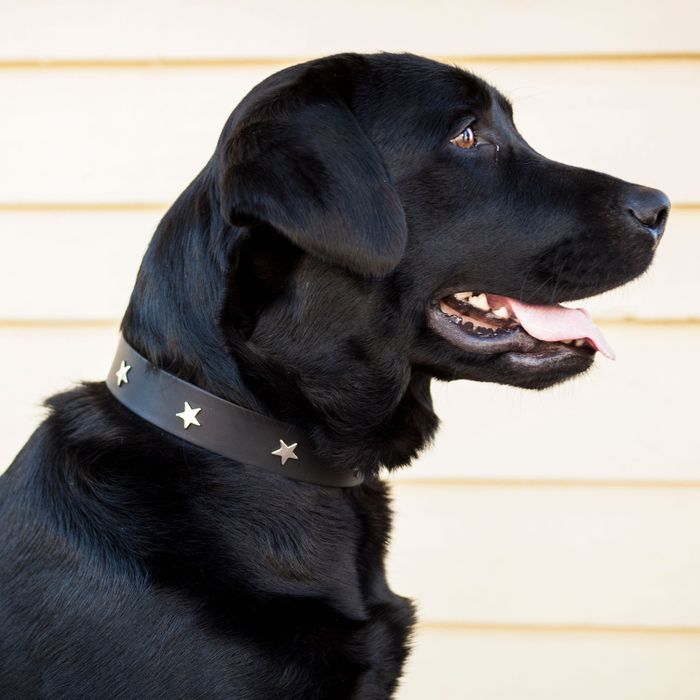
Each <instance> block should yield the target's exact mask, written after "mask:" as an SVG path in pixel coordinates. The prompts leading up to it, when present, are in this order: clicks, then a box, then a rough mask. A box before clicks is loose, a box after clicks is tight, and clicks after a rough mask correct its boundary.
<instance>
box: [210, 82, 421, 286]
mask: <svg viewBox="0 0 700 700" xmlns="http://www.w3.org/2000/svg"><path fill="white" fill-rule="evenodd" d="M307 77H308V76H307ZM303 80H304V75H302V76H300V78H298V79H297V84H296V85H295V86H293V87H297V88H298V87H299V85H298V83H299V81H303ZM303 87H304V89H303V90H298V89H296V90H292V91H290V90H289V86H287V90H286V92H284V93H283V94H281V95H279V94H273V95H272V96H271V95H270V94H269V93H267V94H266V98H267V99H266V100H265V103H264V105H263V106H262V107H261V108H258V109H252V110H249V114H247V115H246V116H244V118H242V119H239V120H236V121H237V123H236V122H234V125H233V126H232V127H230V129H229V133H227V134H226V133H225V134H224V135H223V136H222V140H221V141H220V143H219V148H218V152H217V155H218V156H219V160H218V162H217V167H218V169H219V171H218V172H219V180H218V186H219V197H220V201H221V205H222V213H223V216H224V218H225V219H226V220H227V222H228V223H229V224H232V225H244V224H246V223H250V222H251V221H262V222H266V223H267V224H269V225H271V226H273V227H274V228H275V229H277V230H278V231H280V232H281V233H283V234H284V235H285V236H287V237H288V238H289V239H290V240H291V241H293V242H294V243H295V244H297V245H298V246H300V247H301V248H302V249H304V250H306V251H308V252H309V253H312V254H314V255H317V256H318V257H320V258H322V259H324V260H326V261H328V262H331V263H333V264H337V265H341V266H344V267H345V268H347V269H349V270H351V271H353V272H355V273H359V274H362V275H368V276H381V275H384V274H386V273H387V272H389V271H390V270H392V269H393V268H394V267H395V266H396V265H397V263H398V262H399V260H400V259H401V257H402V255H403V252H404V248H405V245H406V235H407V232H406V220H405V217H404V212H403V207H402V206H401V202H400V199H399V196H398V194H397V192H396V190H395V189H394V186H393V184H392V182H391V179H390V176H389V173H388V171H387V168H386V166H385V164H384V161H383V159H382V157H381V155H380V154H379V151H378V150H377V148H376V146H375V145H374V144H373V143H372V142H371V140H370V139H369V138H368V136H367V135H366V134H365V133H364V131H363V130H362V128H361V127H360V125H359V123H358V121H357V119H356V118H355V116H354V115H353V113H352V112H351V110H350V109H349V108H348V107H347V105H346V104H345V102H344V100H342V99H341V98H340V97H337V96H328V95H323V94H321V95H320V96H319V94H318V93H319V92H321V93H323V90H316V91H310V90H308V89H306V88H307V87H308V86H307V85H304V86H303ZM290 92H291V94H290ZM234 117H235V112H234Z"/></svg>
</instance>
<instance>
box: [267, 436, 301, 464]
mask: <svg viewBox="0 0 700 700" xmlns="http://www.w3.org/2000/svg"><path fill="white" fill-rule="evenodd" d="M296 447H297V443H296V442H293V443H292V444H291V445H287V444H285V442H284V440H280V448H279V450H274V452H271V453H270V454H273V455H277V456H278V457H279V458H280V459H281V460H282V466H284V465H285V464H286V463H287V460H288V459H299V457H297V456H296V455H295V454H294V450H295V449H296Z"/></svg>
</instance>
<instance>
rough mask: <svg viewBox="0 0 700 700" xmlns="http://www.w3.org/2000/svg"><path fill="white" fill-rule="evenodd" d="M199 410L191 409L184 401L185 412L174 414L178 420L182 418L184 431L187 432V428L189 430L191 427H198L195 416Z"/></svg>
mask: <svg viewBox="0 0 700 700" xmlns="http://www.w3.org/2000/svg"><path fill="white" fill-rule="evenodd" d="M201 410H202V409H201V408H192V406H190V405H189V404H188V403H187V401H185V410H184V411H182V412H181V413H176V414H175V415H176V416H177V417H178V418H182V423H183V425H184V426H185V430H187V428H189V427H190V426H191V425H199V421H198V420H197V414H198V413H199V412H200V411H201Z"/></svg>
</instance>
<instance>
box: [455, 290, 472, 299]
mask: <svg viewBox="0 0 700 700" xmlns="http://www.w3.org/2000/svg"><path fill="white" fill-rule="evenodd" d="M452 296H454V298H455V299H459V300H460V301H464V300H465V299H469V298H470V297H471V296H472V293H471V292H457V293H456V294H453V295H452Z"/></svg>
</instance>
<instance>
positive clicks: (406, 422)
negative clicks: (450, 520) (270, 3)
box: [0, 54, 669, 700]
mask: <svg viewBox="0 0 700 700" xmlns="http://www.w3.org/2000/svg"><path fill="white" fill-rule="evenodd" d="M173 118H177V116H176V115H175V116H174V117H173ZM603 127H604V125H601V126H600V128H603ZM575 136H576V137H577V138H580V137H581V136H580V135H575ZM176 147H177V144H173V148H176ZM668 209H669V203H668V199H667V198H666V196H665V195H664V194H663V193H661V192H659V191H657V190H652V189H648V188H645V187H641V186H639V185H634V184H630V183H627V182H623V181H621V180H618V179H615V178H613V177H610V176H608V175H604V174H601V173H597V172H592V171H590V170H584V169H580V168H575V167H571V166H568V165H563V164H561V163H557V162H554V161H551V160H548V159H546V158H544V157H543V156H541V155H540V154H539V153H537V152H536V151H534V150H533V149H532V148H531V147H530V146H529V145H528V144H527V142H526V141H524V140H523V138H522V136H521V135H520V134H519V133H518V131H517V130H516V127H515V126H514V123H513V118H512V108H511V105H510V103H509V102H508V100H506V99H505V98H504V97H503V96H502V95H501V94H500V93H499V92H498V91H497V90H495V89H494V88H492V87H491V86H489V85H488V84H487V83H485V82H484V81H483V80H481V79H479V78H477V77H475V76H474V75H472V74H470V73H468V72H465V71H463V70H460V69H458V68H455V67H452V66H448V65H443V64H441V63H437V62H434V61H431V60H427V59H424V58H421V57H418V56H414V55H410V54H401V55H398V54H376V55H358V54H342V55H336V56H331V57H328V58H323V59H319V60H314V61H310V62H308V63H304V64H301V65H297V66H293V67H291V68H288V69H285V70H282V71H280V72H279V73H276V74H275V75H272V76H271V77H269V78H268V79H266V80H265V81H263V82H262V83H261V84H260V85H258V86H257V87H256V88H254V89H253V90H252V91H251V92H250V93H249V94H248V95H247V96H246V97H245V99H243V101H242V102H241V103H240V104H239V105H238V107H236V109H235V110H234V112H233V114H232V115H231V117H230V118H229V120H228V122H227V123H226V125H225V127H224V130H223V133H222V135H221V138H220V140H219V142H218V145H217V147H216V150H215V152H214V155H213V157H212V158H211V160H210V161H209V163H207V165H206V166H205V168H204V169H203V170H202V172H201V173H200V174H199V175H198V176H197V177H196V178H195V180H194V181H193V182H192V183H191V184H190V185H189V187H188V188H187V189H186V190H185V191H184V192H183V193H182V195H181V196H180V197H179V198H178V199H177V201H176V202H175V203H174V205H173V206H172V207H171V209H170V210H169V211H168V212H167V214H166V215H165V216H164V218H163V220H162V221H161V223H160V225H159V226H158V229H157V231H156V233H155V236H154V238H153V240H152V242H151V244H150V247H149V249H148V251H147V253H146V255H145V258H144V260H143V264H142V266H141V269H140V272H139V274H138V279H137V282H136V286H135V289H134V292H133V295H132V297H131V301H130V304H129V307H128V309H127V311H126V315H125V317H124V319H123V323H122V332H123V335H124V338H125V339H126V340H127V341H128V342H129V343H130V344H131V345H132V346H133V348H135V349H136V350H137V351H139V352H140V353H141V354H142V355H143V356H144V357H146V358H147V359H148V360H149V361H150V363H151V364H152V365H153V366H154V367H157V368H160V369H161V370H164V371H166V372H168V373H170V374H172V375H176V376H177V377H179V378H181V379H184V380H186V381H187V382H190V383H191V384H194V385H197V386H198V387H201V388H202V389H206V390H208V391H209V392H211V393H213V394H216V395H218V396H219V397H221V398H223V399H226V400H227V401H230V402H233V403H235V404H238V405H239V406H242V407H245V408H247V409H250V410H251V411H254V412H257V413H258V414H263V415H265V416H270V417H274V418H276V419H279V420H282V421H285V422H286V423H289V424H293V425H295V426H299V427H300V428H302V429H303V430H305V431H306V433H308V434H309V435H310V436H311V439H312V441H313V448H314V450H315V453H316V454H317V455H320V456H321V458H322V459H324V460H325V461H326V463H327V464H328V465H329V469H332V470H335V471H337V472H338V473H342V472H348V471H351V470H352V471H356V470H357V471H359V472H360V473H361V474H362V476H364V483H362V484H360V485H357V486H354V487H351V488H335V487H328V486H319V485H316V484H310V483H304V482H302V481H297V480H294V479H288V478H285V477H284V476H280V475H279V474H277V473H274V472H272V471H267V470H265V469H260V468H257V467H255V466H254V465H250V464H243V463H237V462H235V461H232V460H230V459H227V458H224V457H222V456H220V455H218V454H216V453H214V452H212V451H209V450H207V449H204V448H202V447H197V446H196V445H193V444H191V443H189V442H186V441H184V440H182V439H180V438H178V437H176V436H173V435H170V434H169V433H167V432H164V431H163V430H161V429H159V428H157V427H155V426H154V425H152V424H151V423H149V422H148V421H145V420H143V419H142V418H140V417H138V416H136V415H135V414H134V413H132V412H131V411H130V410H129V409H127V408H125V407H124V406H123V405H122V404H121V403H119V402H118V401H116V400H115V398H114V397H113V395H112V394H111V393H110V392H109V391H108V390H107V389H106V387H105V384H104V383H88V384H84V385H82V386H80V387H79V388H76V389H74V390H72V391H68V392H66V393H62V394H59V395H57V396H54V397H53V398H51V399H50V400H49V401H48V406H49V407H50V413H49V416H48V418H47V419H46V420H45V421H44V422H43V423H42V425H41V426H40V427H39V428H38V429H37V431H36V432H35V433H34V435H33V436H32V437H31V438H30V440H29V442H28V443H27V445H26V446H25V447H24V449H23V450H22V451H21V452H20V454H19V455H18V457H17V459H16V460H15V462H14V464H13V465H12V466H11V467H10V469H9V471H8V472H7V473H6V474H5V476H4V477H3V478H2V481H1V484H2V489H1V499H0V507H1V512H2V518H1V521H0V529H1V532H2V547H1V553H0V567H1V568H2V573H1V589H0V590H1V596H2V601H1V608H0V610H1V618H2V619H1V628H2V646H1V647H0V666H1V667H2V673H1V678H0V696H2V697H4V698H112V697H114V698H161V697H163V698H165V697H169V698H172V697H175V698H194V697H197V698H209V697H211V698H238V699H242V698H265V699H269V698H300V699H301V698H303V699H304V700H310V699H313V698H333V699H336V698H337V699H340V698H388V697H390V696H391V695H392V693H393V691H394V689H395V688H396V685H397V680H398V678H399V676H400V674H401V669H402V664H403V662H404V659H405V657H406V654H407V650H408V648H409V643H410V634H411V627H412V624H413V621H414V613H413V609H412V605H411V603H410V601H408V600H406V599H404V598H401V597H399V596H397V595H395V594H394V593H392V592H391V591H390V590H389V588H388V586H387V583H386V580H385V574H384V563H383V560H384V555H385V550H386V546H387V540H388V536H389V529H390V521H391V514H390V508H389V496H388V489H387V486H386V484H385V483H384V482H382V481H381V480H380V479H379V478H378V473H379V470H380V468H381V467H385V468H388V469H390V470H391V469H395V468H397V467H400V466H402V465H406V464H408V463H409V462H410V461H411V459H413V458H414V457H415V456H416V455H417V454H418V452H419V451H420V450H421V449H422V448H423V447H424V446H425V445H426V444H427V443H428V442H429V441H430V439H431V437H432V435H433V433H434V432H435V429H436V427H437V425H438V419H437V417H436V416H435V414H434V412H433V408H432V404H431V396H430V383H431V380H432V379H434V378H437V379H440V380H453V379H472V380H478V381H490V382H500V383H504V384H511V385H515V386H520V387H530V388H536V389H541V388H544V387H548V386H551V385H553V384H555V383H557V382H561V381H563V380H565V379H567V378H569V377H572V376H574V375H576V374H579V373H580V372H583V371H584V370H587V369H588V368H589V367H590V366H591V364H592V362H593V359H594V355H595V353H596V351H597V350H599V351H601V352H604V353H605V354H608V355H610V354H612V351H611V349H610V348H609V347H608V346H607V344H606V343H605V340H604V338H603V337H602V335H601V334H600V332H599V331H598V329H597V328H596V327H595V326H594V325H593V323H592V322H591V321H590V319H589V318H588V317H587V315H586V314H585V312H583V311H574V310H570V311H566V310H565V309H564V308H563V307H560V306H558V302H561V301H566V300H572V299H577V298H582V297H587V296H591V295H594V294H598V293H600V292H603V291H605V290H608V289H611V288H613V287H616V286H618V285H620V284H623V283H625V282H627V281H629V280H631V279H633V278H635V277H637V276H638V275H639V274H640V273H642V272H644V270H646V269H647V267H648V266H649V264H650V262H651V260H652V257H653V255H654V251H655V248H656V245H657V243H658V241H659V238H660V236H661V234H662V232H663V229H664V224H665V221H666V218H667V214H668Z"/></svg>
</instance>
